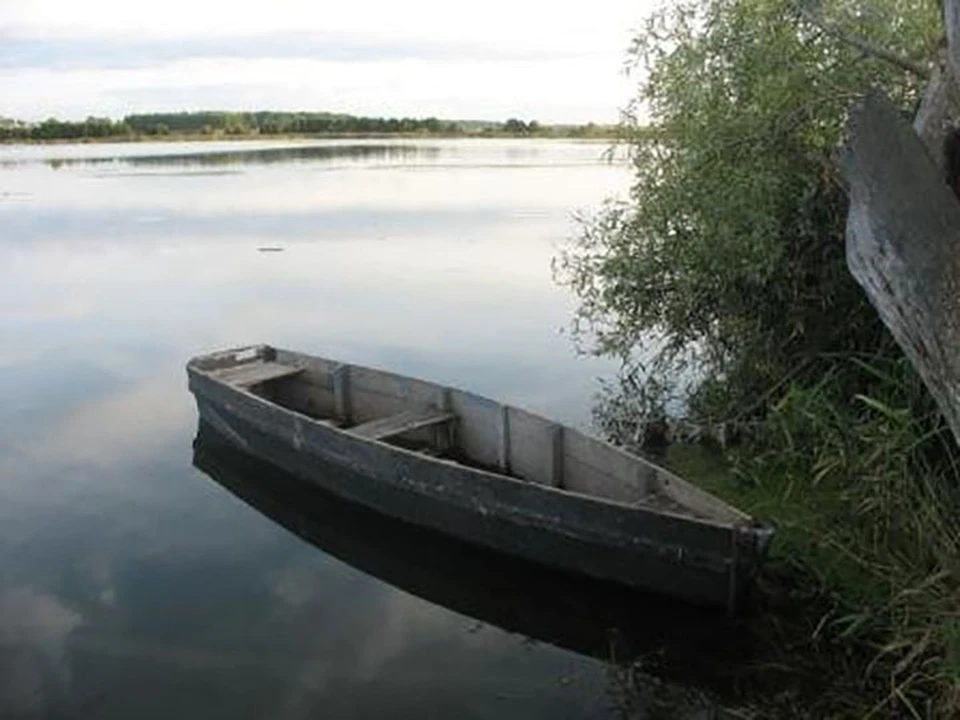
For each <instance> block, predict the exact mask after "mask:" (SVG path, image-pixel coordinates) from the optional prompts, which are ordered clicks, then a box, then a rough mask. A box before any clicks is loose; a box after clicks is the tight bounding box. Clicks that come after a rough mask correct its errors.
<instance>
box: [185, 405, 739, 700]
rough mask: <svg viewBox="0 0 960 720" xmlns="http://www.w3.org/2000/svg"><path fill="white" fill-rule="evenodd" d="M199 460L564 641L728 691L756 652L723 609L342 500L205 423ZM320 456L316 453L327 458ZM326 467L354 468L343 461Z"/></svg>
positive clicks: (223, 481)
mask: <svg viewBox="0 0 960 720" xmlns="http://www.w3.org/2000/svg"><path fill="white" fill-rule="evenodd" d="M193 447H194V452H193V464H194V466H195V467H196V468H197V469H199V470H200V471H202V472H203V473H204V474H206V475H207V476H209V477H210V478H211V479H212V480H214V481H215V482H217V483H218V484H220V485H221V486H223V487H224V488H226V489H227V490H229V491H230V492H231V493H233V494H234V495H236V496H237V497H239V498H240V499H241V500H243V501H244V502H245V503H247V504H248V505H250V506H251V507H253V508H255V509H256V510H258V511H259V512H261V513H262V514H263V515H265V516H267V517H269V518H270V519H271V520H273V521H274V522H276V523H278V524H279V525H281V526H282V527H284V528H285V529H287V530H288V531H290V532H292V533H293V534H294V535H297V536H298V537H300V538H301V539H303V540H305V541H306V542H308V543H310V544H311V545H314V546H315V547H317V548H319V549H320V550H322V551H323V552H325V553H327V554H329V555H331V556H333V557H336V558H338V559H339V560H341V561H343V562H345V563H347V564H348V565H351V566H352V567H354V568H356V569H358V570H360V571H362V572H364V573H366V574H368V575H371V576H373V577H375V578H378V579H380V580H382V581H384V582H387V583H389V584H390V585H393V586H395V587H397V588H400V589H402V590H404V591H406V592H409V593H411V594H413V595H416V596H418V597H420V598H422V599H424V600H427V601H429V602H432V603H435V604H437V605H442V606H443V607H446V608H448V609H450V610H453V611H455V612H458V613H461V614H463V615H467V616H470V617H472V618H475V619H477V620H480V621H482V622H485V623H488V624H491V625H495V626H497V627H500V628H502V629H504V630H506V631H508V632H514V633H519V634H521V635H524V636H526V637H528V638H531V639H533V640H537V641H542V642H546V643H549V644H551V645H554V646H556V647H560V648H563V649H566V650H571V651H573V652H576V653H579V654H581V655H587V656H592V657H596V658H599V659H602V660H608V661H614V662H617V663H623V662H628V661H636V660H641V661H642V663H641V665H642V669H643V670H644V672H650V673H652V674H654V675H656V676H658V677H660V678H662V679H664V680H668V681H670V682H678V683H683V684H687V685H695V686H696V687H698V688H700V689H703V690H709V691H711V692H714V693H717V694H719V695H721V696H723V695H727V694H728V693H729V692H730V691H731V689H732V688H733V687H734V686H735V685H736V676H737V667H738V666H739V665H740V662H741V661H742V660H743V659H745V658H746V657H747V655H748V648H747V647H746V646H745V643H744V640H743V637H744V635H743V633H741V632H739V631H738V627H737V625H735V624H734V622H733V621H731V620H729V619H728V618H727V617H726V616H725V615H724V614H723V613H722V612H719V611H717V610H714V609H708V608H700V607H696V606H690V605H686V604H684V603H681V602H678V601H675V600H670V599H668V598H664V597H662V596H656V595H648V594H645V593H642V592H640V591H638V590H635V589H631V588H627V587H623V586H619V585H616V584H612V583H607V582H603V581H599V580H594V579H591V578H587V577H584V576H580V575H573V574H571V573H565V572H562V571H558V570H554V569H552V568H547V567H544V566H540V565H537V564H534V563H532V562H529V561H525V560H520V559H517V558H514V557H511V556H508V555H505V554H501V553H497V552H495V551H493V550H488V549H485V548H481V547H477V546H474V545H470V544H468V543H465V542H463V541H460V540H457V539H453V538H450V537H449V536H446V535H442V534H440V533H437V532H435V531H432V530H428V529H424V528H421V527H417V526H414V525H410V524H408V523H405V522H403V521H400V520H396V519H394V518H390V517H387V516H384V515H381V514H379V513H376V512H374V511H372V510H369V509H367V508H364V507H362V506H359V505H356V504H353V503H350V502H348V501H345V500H342V499H340V498H338V497H336V496H334V495H331V494H330V493H327V492H325V491H323V490H321V489H319V488H317V487H314V486H312V485H308V484H307V483H304V482H303V481H301V480H298V479H297V478H295V477H294V476H292V475H290V474H288V473H286V472H285V471H283V470H282V469H279V468H277V467H275V466H273V465H270V464H269V463H266V462H265V461H263V460H260V459H259V458H256V457H254V456H252V455H248V454H246V453H244V452H243V451H241V450H238V449H237V448H236V447H235V446H234V445H232V444H231V443H230V441H229V440H227V439H226V438H224V437H223V436H222V435H220V434H219V433H218V432H217V431H216V430H215V429H214V428H213V427H211V426H210V425H208V424H206V423H204V422H202V421H201V423H200V424H199V427H198V431H197V436H196V438H195V440H194V446H193ZM318 462H319V461H318ZM323 471H324V472H329V473H336V474H340V475H349V471H346V470H344V469H342V468H340V467H338V466H334V465H328V466H324V467H323Z"/></svg>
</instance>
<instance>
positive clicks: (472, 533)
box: [188, 369, 764, 611]
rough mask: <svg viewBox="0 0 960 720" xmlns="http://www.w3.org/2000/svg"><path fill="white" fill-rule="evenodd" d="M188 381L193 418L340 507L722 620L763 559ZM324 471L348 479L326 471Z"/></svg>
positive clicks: (206, 382)
mask: <svg viewBox="0 0 960 720" xmlns="http://www.w3.org/2000/svg"><path fill="white" fill-rule="evenodd" d="M188 372H189V381H190V389H191V391H192V392H193V393H194V395H195V396H196V400H197V407H198V411H199V414H200V417H201V419H202V420H203V421H204V422H206V423H208V424H210V425H211V426H212V427H213V428H214V429H215V430H217V431H218V432H219V433H220V434H221V435H222V436H223V437H224V438H226V439H228V440H229V441H231V442H232V443H233V444H235V445H236V446H237V447H238V448H240V449H242V450H244V451H246V452H248V453H250V454H252V455H255V456H257V457H260V458H262V459H264V460H266V461H268V462H270V463H273V464H275V465H277V466H278V467H280V468H283V469H284V470H286V471H288V472H290V473H292V474H294V475H296V476H298V477H300V478H302V479H303V480H305V481H308V482H310V483H312V484H314V485H316V486H318V487H321V488H323V489H325V490H327V491H329V492H331V493H333V494H335V495H338V496H340V497H342V498H344V499H347V500H350V501H353V502H356V503H359V504H362V505H364V506H366V507H369V508H371V509H373V510H376V511H377V512H381V513H383V514H385V515H388V516H392V517H395V518H398V519H400V520H404V521H407V522H410V523H413V524H416V525H419V526H423V527H427V528H431V529H434V530H437V531H440V532H443V533H446V534H448V535H451V536H454V537H457V538H460V539H462V540H465V541H467V542H470V543H473V544H476V545H480V546H484V547H488V548H491V549H494V550H497V551H500V552H504V553H508V554H510V555H515V556H518V557H522V558H525V559H528V560H532V561H535V562H538V563H542V564H545V565H548V566H552V567H555V568H559V569H563V570H567V571H573V572H578V573H584V574H586V575H590V576H593V577H596V578H600V579H603V580H611V581H614V582H618V583H622V584H626V585H629V586H633V587H636V588H640V589H643V590H647V591H651V592H656V593H662V594H666V595H671V596H674V597H678V598H682V599H684V600H687V601H691V602H694V603H698V604H707V605H719V606H725V607H727V608H728V609H729V610H731V611H732V610H733V608H734V607H735V606H736V605H737V604H738V603H739V602H740V600H741V598H742V596H743V594H744V592H745V591H746V589H747V588H748V586H749V584H750V582H751V578H752V575H753V574H754V571H755V570H756V568H757V567H758V566H759V563H760V560H761V557H762V553H763V549H764V548H763V545H764V542H763V539H764V538H760V537H758V535H757V534H756V533H755V532H754V531H753V530H752V529H751V528H738V527H726V526H723V525H720V524H714V523H710V522H705V521H701V520H696V519H691V518H685V517H679V516H675V515H670V514H665V513H659V512H656V511H652V510H648V509H644V508H634V507H628V506H625V505H622V504H619V503H611V502H605V501H602V500H598V499H595V498H592V497H587V496H583V495H580V494H578V493H572V492H566V491H562V490H558V489H555V488H546V487H543V486H541V485H537V484H534V483H528V482H524V481H522V480H517V479H514V478H510V477H505V476H502V475H497V474H495V473H491V472H485V471H482V470H477V469H475V468H471V467H467V466H465V465H460V464H457V463H453V462H450V461H445V460H441V459H437V458H433V457H429V456H426V455H422V454H420V453H416V452H412V451H408V450H405V449H403V448H398V447H395V446H393V445H388V444H386V443H383V442H377V441H370V440H367V439H364V438H361V437H356V436H353V435H351V434H350V433H348V432H344V431H342V430H339V429H337V428H335V427H331V426H329V425H325V424H323V423H321V422H317V421H314V420H312V419H311V418H309V417H307V416H304V415H301V414H299V413H296V412H293V411H290V410H288V409H286V408H284V407H281V406H278V405H276V404H274V403H271V402H269V401H267V400H265V399H263V398H261V397H258V396H255V395H253V394H251V393H248V392H243V391H240V390H238V389H236V388H233V387H230V386H228V385H225V384H223V383H222V382H219V381H217V380H216V379H214V378H211V377H210V376H208V375H206V374H204V373H201V372H194V371H193V370H191V369H188ZM327 463H332V464H334V465H337V466H340V467H342V468H344V469H346V470H349V471H351V472H350V473H349V474H348V475H345V474H330V473H329V472H324V470H323V467H324V465H325V464H327ZM345 478H349V480H345Z"/></svg>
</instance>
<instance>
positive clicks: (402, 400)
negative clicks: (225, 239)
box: [190, 346, 752, 525]
mask: <svg viewBox="0 0 960 720" xmlns="http://www.w3.org/2000/svg"><path fill="white" fill-rule="evenodd" d="M190 367H191V369H193V370H195V371H199V372H202V373H204V374H206V375H208V376H210V377H212V378H213V379H215V380H218V381H220V382H222V383H225V384H227V385H230V386H232V387H234V388H236V389H238V390H242V391H245V392H249V393H252V394H254V395H257V396H259V397H262V398H264V399H265V400H268V401H270V402H272V403H275V404H277V405H279V406H282V407H284V408H286V409H288V410H291V411H293V412H296V413H299V414H302V415H305V416H307V417H310V418H312V419H314V420H316V421H318V422H322V423H325V424H328V425H331V426H333V427H336V428H339V429H341V430H343V431H344V432H347V433H350V434H352V435H355V436H358V437H362V438H366V439H368V440H371V441H377V442H383V443H389V444H391V445H395V446H398V447H402V448H405V449H407V450H413V451H416V452H420V453H424V454H427V455H431V456H435V457H439V458H443V459H446V460H450V461H454V462H459V463H462V464H465V465H469V466H472V467H476V468H479V469H483V470H486V471H489V472H494V473H498V474H502V475H506V476H508V477H511V478H515V479H519V480H523V481H527V482H532V483H538V484H540V485H544V486H548V487H552V488H556V489H559V490H565V491H568V492H574V493H578V494H582V495H587V496H591V497H594V498H599V499H603V500H606V501H611V502H615V503H618V504H624V505H629V506H633V507H638V506H645V507H649V508H651V509H655V510H657V511H660V512H670V513H674V514H679V515H685V516H690V517H698V518H704V519H709V520H712V521H714V522H720V523H728V524H733V525H746V524H750V523H751V522H752V521H751V518H750V517H749V516H748V515H746V514H744V513H742V512H741V511H739V510H737V509H736V508H734V507H731V506H730V505H727V504H726V503H724V502H723V501H721V500H719V499H717V498H715V497H713V496H712V495H710V494H708V493H706V492H704V491H702V490H700V489H699V488H697V487H695V486H693V485H691V484H690V483H688V482H686V481H684V480H683V479H681V478H679V477H677V476H675V475H673V474H672V473H670V472H668V471H667V470H665V469H663V468H661V467H659V466H657V465H655V464H653V463H651V462H649V461H647V460H645V459H643V458H640V457H637V456H636V455H633V454H630V453H627V452H625V451H623V450H621V449H619V448H616V447H614V446H612V445H610V444H608V443H605V442H602V441H600V440H597V439H596V438H592V437H590V436H589V435H586V434H584V433H582V432H580V431H578V430H575V429H573V428H569V427H565V426H563V425H560V424H558V423H556V422H552V421H550V420H548V419H546V418H543V417H540V416H538V415H534V414H532V413H529V412H526V411H524V410H521V409H519V408H515V407H512V406H509V405H505V404H501V403H498V402H496V401H494V400H491V399H489V398H485V397H481V396H478V395H474V394H472V393H468V392H464V391H461V390H456V389H453V388H448V387H444V386H442V385H438V384H435V383H430V382H425V381H423V380H417V379H414V378H410V377H406V376H403V375H396V374H393V373H389V372H385V371H381V370H374V369H370V368H365V367H362V366H358V365H347V364H344V363H340V362H337V361H334V360H326V359H323V358H318V357H314V356H311V355H305V354H301V353H296V352H292V351H287V350H281V349H277V348H273V347H269V346H256V347H252V348H245V349H241V350H232V351H225V352H221V353H216V354H213V355H207V356H203V357H200V358H196V359H194V360H193V361H191V364H190Z"/></svg>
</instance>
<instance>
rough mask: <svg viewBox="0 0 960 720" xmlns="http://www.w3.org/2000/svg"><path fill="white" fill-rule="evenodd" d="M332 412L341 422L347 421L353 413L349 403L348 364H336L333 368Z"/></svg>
mask: <svg viewBox="0 0 960 720" xmlns="http://www.w3.org/2000/svg"><path fill="white" fill-rule="evenodd" d="M333 402H334V412H336V414H337V417H338V418H340V419H341V420H342V421H343V422H349V420H350V416H351V415H352V414H353V411H352V408H351V404H350V366H349V365H337V367H336V368H334V370H333Z"/></svg>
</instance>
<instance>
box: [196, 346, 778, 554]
mask: <svg viewBox="0 0 960 720" xmlns="http://www.w3.org/2000/svg"><path fill="white" fill-rule="evenodd" d="M251 350H256V351H259V352H262V351H265V350H266V351H274V352H275V351H277V350H282V348H277V347H275V346H272V345H268V344H258V345H248V346H242V347H239V348H234V349H228V350H222V351H217V352H214V353H208V354H205V355H197V356H194V357H192V358H191V359H190V360H189V361H188V362H187V370H188V372H192V373H196V374H199V375H202V376H203V377H204V378H206V379H207V380H209V381H211V382H213V383H216V384H217V385H219V386H221V387H224V388H227V389H229V390H230V391H232V392H234V393H238V394H240V395H243V396H244V397H245V398H247V399H249V400H253V401H254V402H255V403H256V404H258V405H261V406H263V407H266V408H271V409H273V410H277V411H280V412H283V413H285V414H287V415H288V416H290V417H291V418H293V419H295V420H296V421H299V422H307V423H309V424H310V425H311V426H312V427H314V428H316V429H317V430H320V431H321V432H324V431H327V432H330V431H332V432H336V433H338V434H340V435H341V436H344V437H346V438H347V439H349V440H351V441H356V442H365V443H376V444H377V445H379V446H381V447H385V448H387V449H389V450H390V451H392V452H396V453H400V454H402V455H403V456H406V457H408V458H410V459H412V460H416V461H418V462H432V463H437V464H442V465H446V466H449V467H455V468H461V469H462V468H464V467H467V468H468V469H469V471H470V472H471V473H472V474H474V475H478V476H480V478H481V479H485V480H499V481H510V482H511V483H514V484H516V485H517V486H522V487H524V488H526V489H532V490H534V491H538V492H544V493H545V494H547V495H549V494H551V493H553V494H557V495H559V496H570V497H572V498H576V499H578V500H583V501H587V502H589V503H595V504H597V505H600V506H605V507H610V508H612V509H615V510H618V511H620V512H624V513H625V514H628V515H637V516H645V515H654V516H658V517H667V518H670V519H673V520H677V521H682V522H685V523H693V524H696V525H704V526H708V527H711V528H714V529H717V530H727V531H730V532H732V533H736V534H743V535H749V536H751V537H753V539H754V541H755V542H756V543H757V550H758V551H762V550H763V547H764V546H765V545H766V543H767V541H768V539H769V536H770V535H771V534H772V532H773V530H772V529H771V528H769V527H767V526H766V525H764V524H762V523H759V522H758V521H757V520H756V519H755V518H753V517H752V516H750V515H748V514H747V513H744V512H743V511H742V510H739V509H738V508H735V507H733V506H731V505H729V504H728V503H726V502H725V501H723V500H720V499H719V498H715V496H713V495H711V497H714V499H715V500H717V501H719V502H721V503H723V504H724V505H725V506H726V508H728V509H729V510H731V511H733V512H734V513H736V514H739V515H741V516H742V520H741V521H739V522H734V521H730V522H728V521H723V520H719V519H716V518H710V517H697V516H695V515H691V514H685V513H678V512H672V511H670V510H667V509H663V510H661V509H656V508H654V507H652V506H650V505H644V504H632V503H627V502H624V501H621V500H616V499H611V498H605V497H602V496H598V495H592V494H587V493H584V492H579V491H576V490H570V489H568V488H563V487H555V486H552V485H545V484H543V483H538V482H532V481H529V480H524V479H522V478H517V477H514V476H511V475H506V474H503V473H497V472H492V471H489V470H484V469H481V468H474V467H469V466H464V465H463V464H462V463H458V462H456V461H455V460H449V459H446V458H443V457H435V456H430V455H425V454H423V453H419V452H417V451H415V450H410V449H408V448H404V447H402V446H399V445H395V444H392V443H389V442H384V441H383V440H376V439H373V438H365V437H362V436H359V435H353V434H351V433H350V432H349V430H348V429H345V428H340V427H337V426H335V425H331V424H328V423H325V422H323V421H322V420H320V419H317V418H313V417H311V416H309V415H306V414H304V413H300V412H297V411H296V410H292V409H291V408H288V407H286V406H284V405H281V404H280V403H277V402H274V401H271V400H269V399H267V398H264V397H262V396H260V395H257V394H256V393H254V392H252V391H251V390H250V388H247V387H242V386H238V385H234V384H231V383H229V382H227V381H225V380H223V379H220V378H218V377H216V375H214V374H213V373H214V372H215V371H216V369H212V370H204V369H201V368H199V367H197V363H198V362H200V361H203V360H216V359H219V358H221V357H227V356H229V355H231V354H237V353H242V352H248V351H251ZM287 352H294V353H297V354H300V355H308V353H299V352H298V351H287ZM257 357H258V356H254V358H251V360H254V359H255V358H257ZM309 357H312V358H315V359H317V360H321V361H324V362H330V363H338V362H339V361H336V360H331V359H330V358H323V357H320V356H316V355H309ZM339 364H342V365H347V366H349V367H356V368H360V369H362V370H366V371H372V372H378V373H383V374H386V375H392V376H395V377H402V378H406V379H410V380H415V381H419V382H423V383H426V384H429V385H434V386H437V387H449V389H450V390H453V391H456V392H460V393H464V394H466V395H471V396H473V397H477V398H482V399H483V400H486V401H489V402H494V403H497V404H500V405H503V406H504V407H508V408H516V406H514V405H509V404H507V403H502V402H500V401H498V400H495V399H493V398H488V397H486V396H483V395H477V394H475V393H472V392H470V391H466V390H462V389H460V388H456V387H450V386H444V385H439V384H438V383H436V382H433V381H429V380H422V379H420V378H416V377H413V376H409V375H400V374H398V373H394V372H391V371H389V370H382V369H379V368H371V367H367V366H363V365H356V364H353V363H339ZM516 409H517V410H520V411H521V412H526V413H528V414H530V415H533V416H534V417H537V418H539V419H542V420H544V421H546V422H554V423H556V421H553V420H549V419H548V418H545V417H543V416H541V415H537V414H536V413H532V412H529V411H527V410H524V409H523V408H516ZM556 424H557V425H558V426H559V427H562V428H563V429H564V430H567V429H569V430H573V431H574V432H580V434H582V435H584V437H587V438H589V439H591V440H593V441H596V442H599V443H601V444H602V445H603V447H604V449H605V450H607V451H612V452H614V453H617V454H618V455H621V456H625V457H627V458H629V459H631V460H638V459H639V460H640V461H641V462H644V463H646V464H648V465H650V466H652V467H654V468H656V469H657V471H658V472H662V473H665V474H666V475H667V476H669V477H671V478H676V479H678V480H681V481H682V482H685V483H688V481H685V480H683V478H681V477H679V476H678V475H676V474H674V473H671V472H670V471H669V470H666V469H665V468H662V467H661V466H659V465H656V464H655V463H651V462H650V461H648V460H646V459H644V458H639V457H638V456H636V455H634V454H631V453H629V452H627V451H625V450H623V449H622V448H619V447H617V446H616V445H613V444H611V443H609V442H607V441H605V440H602V439H600V438H596V437H595V436H593V435H588V434H586V433H582V432H581V431H578V430H576V429H575V428H571V427H569V426H567V425H564V424H562V423H556ZM688 484H689V483H688ZM693 487H695V488H696V486H693ZM697 489H698V490H700V489H699V488H697ZM703 492H705V491H703ZM708 494H709V493H708Z"/></svg>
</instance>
